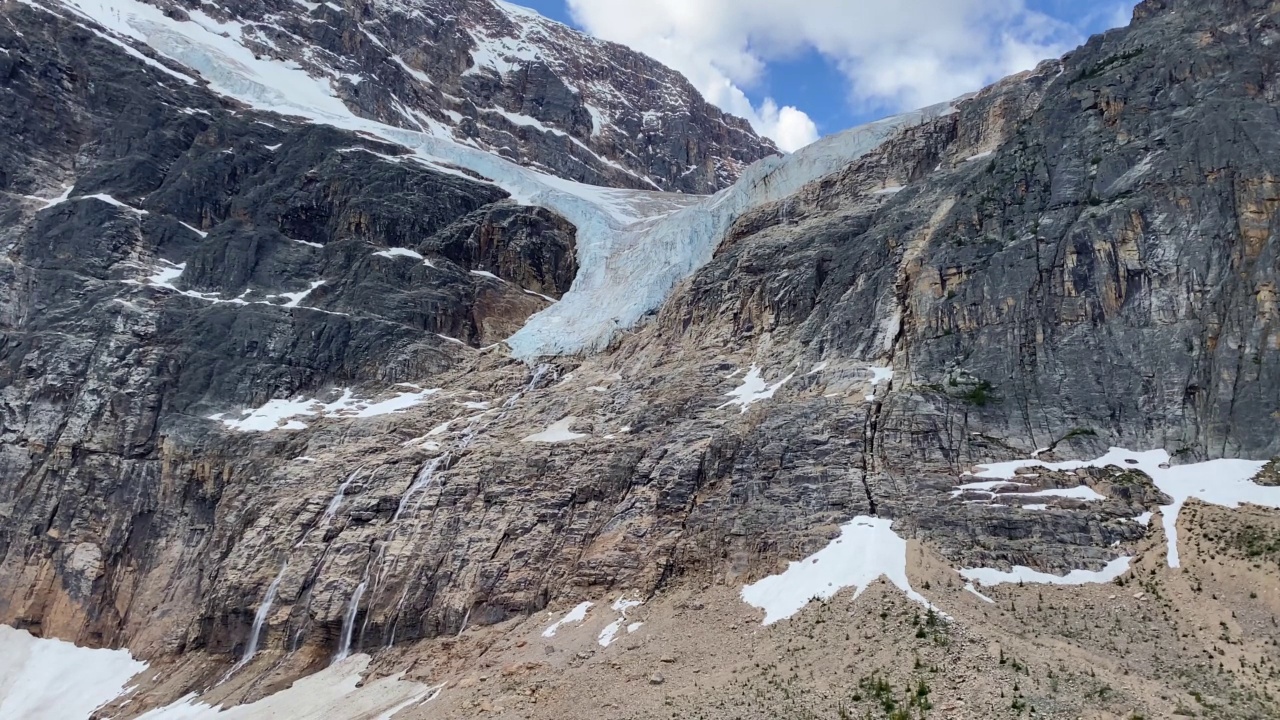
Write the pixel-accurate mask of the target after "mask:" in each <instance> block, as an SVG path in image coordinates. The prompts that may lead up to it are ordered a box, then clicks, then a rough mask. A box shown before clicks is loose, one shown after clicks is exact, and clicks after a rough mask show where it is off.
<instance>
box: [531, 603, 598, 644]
mask: <svg viewBox="0 0 1280 720" xmlns="http://www.w3.org/2000/svg"><path fill="white" fill-rule="evenodd" d="M592 605H595V603H593V602H584V603H578V605H577V606H576V607H574V608H573V609H572V610H570V611H569V612H567V613H565V615H564V617H562V618H560V619H559V620H557V621H555V622H553V623H551V624H550V625H548V626H547V629H546V630H543V631H542V637H548V638H549V637H555V636H556V632H557V631H558V630H559V629H560V628H562V627H564V626H565V625H577V624H578V623H581V622H582V621H583V620H586V619H587V611H588V610H590V609H591V606H592Z"/></svg>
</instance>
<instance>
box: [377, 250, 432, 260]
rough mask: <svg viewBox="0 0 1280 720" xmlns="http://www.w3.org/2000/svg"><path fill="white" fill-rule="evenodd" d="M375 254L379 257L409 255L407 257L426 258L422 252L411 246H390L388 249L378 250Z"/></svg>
mask: <svg viewBox="0 0 1280 720" xmlns="http://www.w3.org/2000/svg"><path fill="white" fill-rule="evenodd" d="M374 255H377V256H378V257H384V258H398V257H407V258H413V259H414V260H423V259H424V258H423V257H422V254H421V253H417V252H414V251H412V250H410V249H409V248H388V249H386V250H379V251H378V252H376V253H374Z"/></svg>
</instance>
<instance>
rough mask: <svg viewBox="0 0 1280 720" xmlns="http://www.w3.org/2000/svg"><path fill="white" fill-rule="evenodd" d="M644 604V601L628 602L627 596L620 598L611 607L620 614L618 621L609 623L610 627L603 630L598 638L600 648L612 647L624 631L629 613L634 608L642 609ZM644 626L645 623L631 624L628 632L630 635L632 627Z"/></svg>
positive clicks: (607, 626)
mask: <svg viewBox="0 0 1280 720" xmlns="http://www.w3.org/2000/svg"><path fill="white" fill-rule="evenodd" d="M643 604H644V601H643V600H628V599H627V598H626V596H625V595H623V596H621V597H619V598H618V599H617V600H614V601H613V605H610V606H609V607H610V608H611V609H612V610H613V611H614V612H616V613H618V614H619V615H618V619H617V620H614V621H613V622H611V623H609V624H608V625H606V626H605V628H604V629H603V630H601V631H600V635H599V636H598V637H597V638H596V642H598V643H599V644H600V647H609V646H610V645H612V644H613V641H614V639H615V638H616V637H617V635H618V632H619V631H621V630H622V625H623V623H625V622H626V621H627V613H628V612H629V611H630V610H631V609H632V608H636V607H640V606H641V605H643ZM642 624H643V623H631V625H628V626H627V632H628V633H630V632H632V630H631V626H632V625H634V626H637V627H638V626H639V625H642Z"/></svg>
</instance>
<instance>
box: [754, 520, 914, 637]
mask: <svg viewBox="0 0 1280 720" xmlns="http://www.w3.org/2000/svg"><path fill="white" fill-rule="evenodd" d="M892 525H893V523H892V521H890V520H885V519H882V518H873V517H865V516H863V517H856V518H854V519H853V520H851V521H850V522H848V523H846V524H845V525H843V526H842V527H841V528H840V531H841V532H840V537H838V538H836V539H835V540H832V541H831V543H830V544H829V545H827V546H826V547H825V548H823V549H822V550H819V551H818V552H816V553H814V554H813V555H810V556H809V557H807V558H805V559H804V560H800V561H798V562H792V563H791V564H790V565H789V566H788V567H787V569H786V571H784V572H783V573H781V574H779V575H771V576H769V577H767V578H764V579H762V580H760V581H758V582H756V583H754V584H751V585H747V586H746V587H744V588H742V599H743V600H744V601H745V602H746V603H747V604H748V605H754V606H755V607H758V608H761V609H762V610H764V611H765V617H764V624H765V625H772V624H773V623H775V622H778V621H779V620H785V619H786V618H789V617H791V616H792V615H795V614H796V613H797V612H800V610H801V609H802V608H804V606H805V605H806V604H808V602H809V601H810V600H812V599H813V598H822V599H824V600H825V599H827V598H830V597H832V596H834V595H835V594H836V593H837V592H839V591H840V590H842V589H844V588H847V587H852V588H856V591H855V593H854V597H855V598H856V597H858V596H859V595H861V594H862V591H863V590H866V589H867V586H869V585H870V584H871V583H873V582H875V581H876V580H877V579H879V578H880V576H882V575H883V576H884V577H887V578H888V579H889V582H892V583H893V584H894V585H896V586H897V587H898V588H899V589H900V590H902V591H903V592H905V593H906V594H907V597H909V598H911V599H912V600H914V601H916V602H918V603H920V604H921V605H924V606H925V607H929V608H932V607H933V606H932V605H930V604H929V601H928V600H926V599H925V598H924V596H923V595H921V594H920V593H918V592H916V591H915V590H913V589H911V584H910V582H909V581H908V580H907V541H906V540H903V539H902V538H900V537H898V535H897V533H895V532H893V529H892Z"/></svg>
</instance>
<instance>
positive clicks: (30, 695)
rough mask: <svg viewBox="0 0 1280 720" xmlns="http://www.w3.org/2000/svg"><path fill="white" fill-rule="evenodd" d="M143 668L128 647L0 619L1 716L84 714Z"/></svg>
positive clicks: (58, 719)
mask: <svg viewBox="0 0 1280 720" xmlns="http://www.w3.org/2000/svg"><path fill="white" fill-rule="evenodd" d="M146 668H147V664H146V663H144V662H141V661H139V660H134V659H133V656H132V655H130V654H129V651H128V650H91V649H89V648H83V647H77V646H75V645H73V644H71V643H69V642H63V641H62V640H53V639H46V638H38V637H35V636H34V635H32V634H30V633H28V632H27V631H25V630H15V629H14V628H11V627H8V626H6V625H0V718H22V719H23V720H88V718H89V716H90V715H91V714H92V713H93V711H94V710H96V709H98V708H99V707H100V706H102V705H105V704H106V703H109V702H111V701H112V700H115V699H116V698H118V697H120V696H121V695H123V694H124V693H125V692H126V684H127V683H128V682H129V680H130V679H131V678H132V677H133V676H135V675H137V674H138V673H140V672H142V671H143V670H145V669H146Z"/></svg>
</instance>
